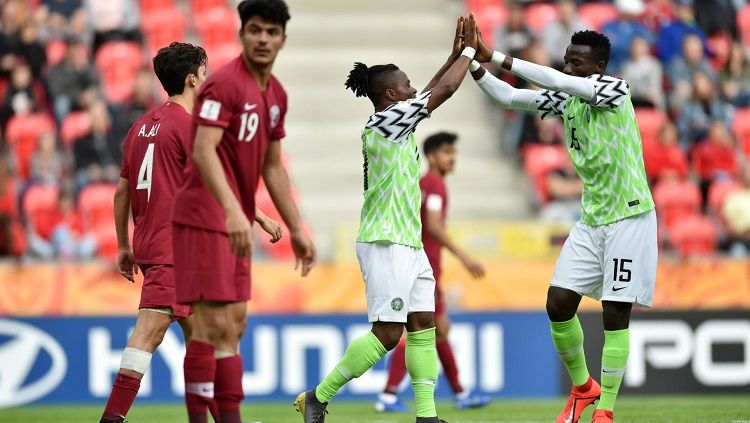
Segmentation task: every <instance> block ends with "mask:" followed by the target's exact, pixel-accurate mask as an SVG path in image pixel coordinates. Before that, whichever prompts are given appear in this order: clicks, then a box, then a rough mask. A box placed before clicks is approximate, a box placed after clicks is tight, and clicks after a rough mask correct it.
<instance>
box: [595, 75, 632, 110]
mask: <svg viewBox="0 0 750 423" xmlns="http://www.w3.org/2000/svg"><path fill="white" fill-rule="evenodd" d="M589 78H590V79H591V80H593V81H594V98H593V99H591V101H590V102H589V104H590V105H591V106H593V107H599V108H602V109H614V108H615V107H617V106H619V105H620V104H622V103H623V102H624V101H625V99H627V98H628V93H629V92H630V86H629V85H628V83H627V82H625V81H624V80H622V79H620V78H615V77H612V76H607V75H592V76H590V77H589Z"/></svg>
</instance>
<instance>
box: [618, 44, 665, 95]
mask: <svg viewBox="0 0 750 423" xmlns="http://www.w3.org/2000/svg"><path fill="white" fill-rule="evenodd" d="M662 76H663V73H662V68H661V63H659V61H658V60H656V58H654V57H653V56H651V49H650V47H649V45H648V41H647V40H646V39H645V38H641V37H635V38H633V44H632V45H631V46H630V60H629V61H628V62H627V63H625V67H624V68H623V70H622V77H623V79H625V81H627V82H628V84H629V85H630V94H631V96H632V99H633V105H634V106H635V107H639V106H645V107H656V108H659V109H661V110H664V107H665V104H664V103H665V102H664V90H663V89H662Z"/></svg>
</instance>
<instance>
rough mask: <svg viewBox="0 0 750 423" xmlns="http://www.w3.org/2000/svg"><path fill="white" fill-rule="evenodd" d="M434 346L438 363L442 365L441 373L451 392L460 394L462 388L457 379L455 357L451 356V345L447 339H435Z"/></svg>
mask: <svg viewBox="0 0 750 423" xmlns="http://www.w3.org/2000/svg"><path fill="white" fill-rule="evenodd" d="M435 347H436V348H437V353H438V357H440V363H441V364H442V365H443V373H445V377H446V379H448V383H449V384H450V385H451V389H452V390H453V393H454V394H460V393H461V392H463V391H464V388H463V387H462V386H461V382H459V381H458V367H456V358H455V357H454V356H453V347H451V344H450V342H448V341H447V340H442V341H437V342H436V343H435Z"/></svg>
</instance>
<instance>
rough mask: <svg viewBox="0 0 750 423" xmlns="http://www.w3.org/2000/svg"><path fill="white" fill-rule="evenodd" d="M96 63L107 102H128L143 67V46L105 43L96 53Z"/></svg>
mask: <svg viewBox="0 0 750 423" xmlns="http://www.w3.org/2000/svg"><path fill="white" fill-rule="evenodd" d="M95 62H96V68H97V70H98V71H99V73H100V74H101V77H102V82H103V84H104V95H105V97H106V98H107V101H109V102H110V103H115V104H120V103H123V102H125V101H127V100H128V99H129V98H130V97H131V96H132V95H133V91H134V89H135V76H136V74H137V73H138V70H140V68H141V67H142V66H143V51H142V50H141V46H140V45H138V43H134V42H128V41H110V42H107V43H104V45H102V46H101V47H100V48H99V50H98V51H97V53H96V58H95Z"/></svg>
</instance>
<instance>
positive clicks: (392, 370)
mask: <svg viewBox="0 0 750 423" xmlns="http://www.w3.org/2000/svg"><path fill="white" fill-rule="evenodd" d="M404 376H406V338H401V342H399V343H398V345H397V346H396V348H395V349H394V350H393V352H392V353H391V361H390V363H389V364H388V382H387V383H386V384H385V392H386V393H389V394H393V395H396V394H397V393H398V387H399V385H401V381H402V380H404Z"/></svg>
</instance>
